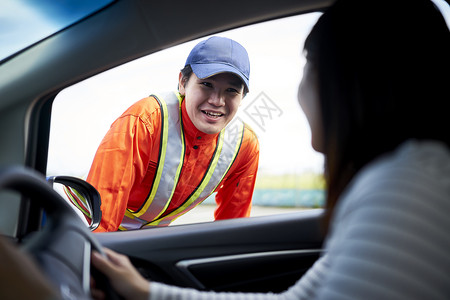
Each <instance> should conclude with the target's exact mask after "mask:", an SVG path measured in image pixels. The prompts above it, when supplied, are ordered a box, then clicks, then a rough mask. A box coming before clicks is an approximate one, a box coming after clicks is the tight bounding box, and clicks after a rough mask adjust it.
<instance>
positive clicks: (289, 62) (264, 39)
mask: <svg viewBox="0 0 450 300" xmlns="http://www.w3.org/2000/svg"><path fill="white" fill-rule="evenodd" d="M319 16H320V14H319V13H310V14H305V15H299V16H293V17H287V18H283V19H279V20H274V21H269V22H265V23H260V24H255V25H251V26H247V27H243V28H239V29H235V30H230V31H226V32H221V33H218V34H215V35H218V36H224V37H229V38H232V39H234V40H236V41H238V42H239V43H241V44H242V45H243V46H244V47H245V48H246V49H247V51H248V53H249V57H250V63H251V75H250V86H251V87H250V93H248V94H247V96H246V97H245V98H244V100H243V102H242V104H241V107H240V109H239V112H238V115H237V118H240V119H242V120H243V121H244V122H246V123H247V124H249V125H250V126H251V127H252V128H253V130H254V131H255V132H256V134H257V136H258V139H259V143H260V161H259V170H258V176H257V181H256V187H255V192H254V196H253V208H252V213H251V216H257V215H265V214H273V213H280V212H289V211H293V210H294V211H295V210H301V209H305V208H306V209H310V208H320V207H322V206H323V201H324V190H323V188H324V182H323V178H322V165H323V157H322V155H321V154H319V153H317V152H315V151H314V150H313V149H312V148H311V145H310V131H309V127H308V124H307V121H306V118H305V117H304V114H303V112H302V111H301V109H300V106H299V104H298V102H297V88H298V84H299V82H300V79H301V75H302V68H303V64H304V58H303V56H302V49H303V42H304V39H305V38H306V36H307V34H308V33H309V31H310V29H311V27H312V25H313V24H314V23H315V21H316V20H317V18H318V17H319ZM206 38H207V37H203V38H201V39H198V40H193V41H190V42H188V43H185V44H182V45H178V46H175V47H173V48H170V49H166V50H163V51H160V52H157V53H154V54H152V55H149V56H146V57H143V58H140V59H137V60H135V61H132V62H130V63H127V64H124V65H122V66H119V67H117V68H114V69H112V70H109V71H107V72H104V73H101V74H99V75H97V76H94V77H92V78H89V79H87V80H84V81H82V82H80V83H78V84H76V85H73V86H71V87H68V88H66V89H64V90H63V91H61V92H60V93H59V94H58V95H57V97H56V98H55V100H54V103H53V107H52V116H51V130H50V144H49V153H48V165H47V176H56V175H69V176H75V177H79V178H83V179H85V178H86V177H87V174H88V172H89V168H90V165H91V163H92V160H93V157H94V155H95V152H96V150H97V147H98V146H99V144H100V142H101V140H102V138H103V136H104V135H105V134H106V132H107V130H108V129H109V127H110V125H111V124H112V122H113V121H114V120H115V119H116V118H117V117H118V116H120V115H121V114H122V113H123V111H125V109H127V108H128V107H129V106H130V105H132V104H133V103H135V102H136V101H138V100H140V99H142V98H144V97H147V96H148V95H149V94H151V93H155V92H161V91H170V90H175V89H176V88H177V83H178V74H179V71H180V69H181V68H182V67H183V66H184V63H185V60H186V57H187V55H188V53H189V51H190V50H191V49H192V47H193V46H194V45H195V44H197V43H198V42H199V41H200V40H203V39H206ZM274 141H277V142H276V143H274ZM214 207H215V205H214V199H213V197H210V198H208V199H207V200H206V201H205V202H204V203H202V204H201V205H199V207H197V208H195V209H194V210H192V211H190V212H188V213H187V214H185V215H184V216H182V217H180V218H179V219H177V220H176V221H175V222H174V223H173V224H183V223H191V222H203V221H212V220H213V219H214V217H213V210H214Z"/></svg>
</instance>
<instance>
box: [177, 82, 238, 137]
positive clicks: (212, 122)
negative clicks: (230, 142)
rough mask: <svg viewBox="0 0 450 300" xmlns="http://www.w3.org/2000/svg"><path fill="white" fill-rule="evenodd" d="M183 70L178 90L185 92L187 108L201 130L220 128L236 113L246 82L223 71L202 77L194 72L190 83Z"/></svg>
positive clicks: (183, 93)
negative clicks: (184, 76) (185, 79)
mask: <svg viewBox="0 0 450 300" xmlns="http://www.w3.org/2000/svg"><path fill="white" fill-rule="evenodd" d="M183 80H184V79H183V76H181V74H180V78H179V91H180V93H181V95H184V96H185V101H186V111H187V113H188V115H189V118H190V119H191V121H192V123H193V124H194V125H195V127H196V128H197V129H198V130H200V131H201V132H204V133H207V134H215V133H218V132H220V131H221V130H222V129H223V128H224V127H225V126H227V124H228V123H230V121H231V120H232V119H233V117H234V116H235V115H236V112H237V110H238V108H239V105H240V104H241V101H242V98H243V97H244V84H243V83H242V81H241V80H240V79H239V77H237V76H236V75H233V74H231V73H220V74H217V75H214V76H211V77H208V78H205V79H199V78H198V77H197V76H196V75H195V73H192V74H191V76H190V78H189V80H188V81H187V83H185V82H183Z"/></svg>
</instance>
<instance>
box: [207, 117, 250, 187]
mask: <svg viewBox="0 0 450 300" xmlns="http://www.w3.org/2000/svg"><path fill="white" fill-rule="evenodd" d="M244 130H245V125H244V124H242V126H241V130H240V132H239V136H238V138H237V140H238V141H239V142H238V143H236V146H235V147H234V154H233V159H232V160H231V161H230V164H229V165H228V168H227V169H226V170H225V172H224V173H223V175H222V177H221V178H220V180H219V182H218V183H217V185H216V186H215V187H214V189H213V191H215V190H216V189H217V187H218V186H219V184H220V183H221V182H222V180H223V178H224V177H225V175H227V173H228V170H230V168H231V166H232V165H233V163H234V161H235V159H236V156H237V154H238V152H239V148H241V145H242V140H243V138H244Z"/></svg>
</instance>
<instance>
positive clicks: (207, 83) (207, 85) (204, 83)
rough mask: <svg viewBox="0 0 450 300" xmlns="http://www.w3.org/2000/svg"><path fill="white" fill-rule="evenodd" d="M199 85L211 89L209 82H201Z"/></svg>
mask: <svg viewBox="0 0 450 300" xmlns="http://www.w3.org/2000/svg"><path fill="white" fill-rule="evenodd" d="M201 84H202V85H204V86H206V87H212V84H211V82H206V81H204V82H202V83H201Z"/></svg>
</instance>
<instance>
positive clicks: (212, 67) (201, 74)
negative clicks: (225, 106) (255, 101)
mask: <svg viewBox="0 0 450 300" xmlns="http://www.w3.org/2000/svg"><path fill="white" fill-rule="evenodd" d="M191 68H192V71H193V72H194V73H195V75H196V76H197V77H198V78H200V79H205V78H208V77H211V76H214V75H217V74H220V73H232V74H235V75H236V76H238V77H239V78H240V79H241V80H242V81H243V82H244V84H245V87H246V88H247V91H249V81H248V78H247V77H245V75H244V74H242V73H241V72H240V71H239V70H238V69H236V68H235V67H233V66H230V65H225V64H211V63H209V64H191Z"/></svg>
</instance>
